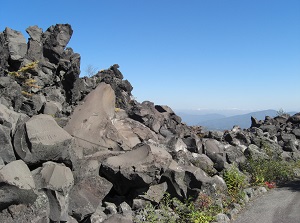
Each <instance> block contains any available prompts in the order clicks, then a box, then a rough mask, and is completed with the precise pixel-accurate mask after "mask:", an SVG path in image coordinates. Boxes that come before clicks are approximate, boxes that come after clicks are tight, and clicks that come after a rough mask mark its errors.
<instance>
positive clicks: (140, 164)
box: [100, 143, 172, 195]
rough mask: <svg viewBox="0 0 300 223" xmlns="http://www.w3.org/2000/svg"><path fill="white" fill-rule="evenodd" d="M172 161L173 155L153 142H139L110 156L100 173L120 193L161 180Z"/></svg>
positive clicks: (123, 193)
mask: <svg viewBox="0 0 300 223" xmlns="http://www.w3.org/2000/svg"><path fill="white" fill-rule="evenodd" d="M171 161H172V157H171V155H170V154H169V153H168V152H167V151H166V150H165V148H160V147H158V146H155V145H153V144H145V143H143V144H138V145H137V146H136V147H135V148H134V149H133V150H132V151H129V152H126V153H124V154H121V155H118V156H113V157H109V158H108V159H107V160H105V161H104V162H103V163H102V165H101V167H100V173H101V174H102V175H103V176H104V177H106V178H107V179H108V180H109V181H110V182H112V183H113V185H114V189H115V190H116V191H117V193H119V194H120V195H125V194H127V193H128V192H129V191H130V190H131V189H136V188H143V187H148V186H149V185H150V184H155V183H156V182H158V181H159V179H160V177H161V174H162V173H163V172H164V171H166V170H167V168H168V167H169V165H170V163H171Z"/></svg>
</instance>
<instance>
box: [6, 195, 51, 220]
mask: <svg viewBox="0 0 300 223" xmlns="http://www.w3.org/2000/svg"><path fill="white" fill-rule="evenodd" d="M0 190H1V189H0ZM49 212H50V207H49V201H48V198H47V196H46V194H45V193H44V192H42V191H41V192H38V197H37V199H36V200H35V202H34V203H33V204H32V205H30V206H29V205H25V204H18V205H11V206H9V207H8V208H7V209H5V210H3V211H2V212H0V219H1V223H11V222H34V223H49V222H50V221H49V218H48V216H49Z"/></svg>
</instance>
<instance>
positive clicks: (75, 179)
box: [0, 24, 300, 223]
mask: <svg viewBox="0 0 300 223" xmlns="http://www.w3.org/2000/svg"><path fill="white" fill-rule="evenodd" d="M26 32H27V33H28V34H29V36H30V38H29V40H28V41H26V39H25V38H24V36H23V35H22V33H21V32H18V31H15V30H13V29H10V28H6V29H5V30H4V31H3V32H2V33H0V222H2V223H8V222H36V223H44V222H46V223H47V222H72V223H73V222H74V223H75V222H93V223H96V222H97V223H100V222H133V221H134V215H135V213H136V211H137V210H139V209H140V208H143V207H144V206H145V205H146V204H147V202H152V203H159V201H160V200H161V199H162V197H163V195H164V194H165V193H169V194H170V195H171V196H172V197H177V198H179V199H181V200H184V199H187V198H189V197H193V196H195V195H197V194H198V193H200V192H205V193H206V194H208V195H210V196H212V197H214V196H215V194H217V193H226V192H227V185H226V183H225V181H224V180H223V178H222V177H221V174H219V173H221V172H222V171H223V170H224V169H226V168H228V167H229V166H230V165H231V164H233V163H241V162H244V161H245V159H246V156H247V154H252V155H253V156H260V157H266V158H267V157H268V153H267V152H268V151H265V150H264V149H263V148H264V147H262V144H264V145H265V144H266V143H267V144H268V148H269V149H270V150H272V151H274V152H275V153H276V154H277V155H278V156H280V157H282V158H283V159H285V160H297V159H300V151H299V150H300V146H299V145H300V128H299V127H300V113H297V114H295V115H294V116H291V117H290V116H288V115H282V116H278V117H275V118H271V117H266V118H265V120H261V121H258V120H256V119H254V118H252V125H251V127H250V128H249V129H243V130H242V129H240V128H239V127H238V126H235V127H233V129H231V130H228V131H224V132H220V131H210V132H205V131H204V130H202V129H201V127H191V126H187V125H186V124H184V123H182V121H181V118H180V117H179V116H177V115H176V114H175V113H174V111H173V110H172V109H171V108H170V107H168V106H165V105H155V104H154V103H152V102H149V101H144V102H142V103H140V102H138V101H136V100H135V99H134V97H133V95H132V94H131V91H132V89H133V87H132V86H131V84H130V82H129V81H128V80H124V77H123V74H122V73H121V72H120V70H119V66H118V65H117V64H115V65H113V66H111V67H110V68H108V69H106V70H102V71H99V72H98V73H97V74H95V75H94V76H92V77H82V78H80V77H79V75H80V55H79V54H78V53H75V52H73V50H72V49H71V48H68V47H66V46H67V44H68V42H69V40H70V38H71V36H72V33H73V30H72V28H71V26H70V25H68V24H57V25H54V26H51V27H49V28H48V29H47V30H46V31H45V32H43V30H42V29H41V28H39V27H37V26H31V27H29V28H27V29H26ZM220 222H224V221H221V220H220Z"/></svg>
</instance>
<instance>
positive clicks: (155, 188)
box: [139, 182, 168, 204]
mask: <svg viewBox="0 0 300 223" xmlns="http://www.w3.org/2000/svg"><path fill="white" fill-rule="evenodd" d="M167 189H168V184H167V183H166V182H164V183H161V184H157V185H152V186H150V187H149V189H148V191H147V192H146V193H145V194H144V195H140V196H139V197H142V198H144V199H146V200H149V201H151V202H155V203H157V204H158V203H159V202H160V201H161V199H162V198H163V197H164V195H165V193H166V191H167Z"/></svg>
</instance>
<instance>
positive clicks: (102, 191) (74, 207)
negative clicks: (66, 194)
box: [69, 176, 113, 221]
mask: <svg viewBox="0 0 300 223" xmlns="http://www.w3.org/2000/svg"><path fill="white" fill-rule="evenodd" d="M112 186H113V185H112V183H110V182H109V181H108V180H106V179H104V178H103V177H100V176H89V177H86V178H83V179H82V180H80V181H79V182H78V183H76V184H75V186H74V187H73V189H72V190H71V192H70V205H69V214H70V215H72V216H73V217H74V218H76V219H77V220H79V221H81V220H82V219H84V218H85V217H86V216H88V215H91V214H93V213H94V212H95V211H96V210H97V207H98V206H99V205H100V206H101V201H102V200H103V199H104V197H105V196H106V195H107V194H108V193H109V192H110V190H111V188H112Z"/></svg>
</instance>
